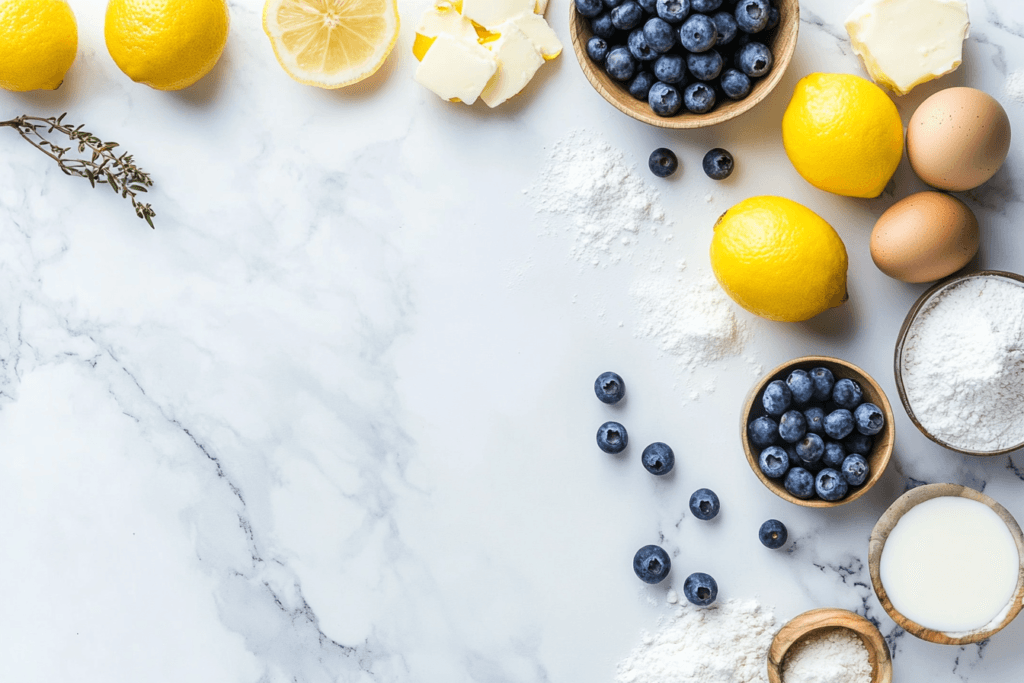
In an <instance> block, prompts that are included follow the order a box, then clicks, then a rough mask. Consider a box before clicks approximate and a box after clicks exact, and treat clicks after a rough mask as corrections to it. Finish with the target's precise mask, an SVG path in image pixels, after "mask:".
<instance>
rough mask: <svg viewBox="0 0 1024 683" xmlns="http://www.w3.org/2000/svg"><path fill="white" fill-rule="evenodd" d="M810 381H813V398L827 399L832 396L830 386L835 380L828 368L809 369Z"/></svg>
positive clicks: (832, 385) (816, 399)
mask: <svg viewBox="0 0 1024 683" xmlns="http://www.w3.org/2000/svg"><path fill="white" fill-rule="evenodd" d="M811 381H812V382H814V400H815V401H827V400H829V398H831V397H832V387H834V386H835V384H836V380H835V378H834V377H833V376H832V371H831V370H829V369H828V368H814V369H813V370H811Z"/></svg>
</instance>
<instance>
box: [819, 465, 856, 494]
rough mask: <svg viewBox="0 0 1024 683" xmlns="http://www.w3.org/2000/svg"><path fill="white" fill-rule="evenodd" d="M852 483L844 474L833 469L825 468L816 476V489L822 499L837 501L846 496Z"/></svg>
mask: <svg viewBox="0 0 1024 683" xmlns="http://www.w3.org/2000/svg"><path fill="white" fill-rule="evenodd" d="M849 489H850V485H849V484H847V483H846V480H845V479H843V475H841V474H839V472H837V471H835V470H833V469H831V468H830V469H824V470H822V471H821V472H818V476H816V477H815V478H814V490H815V492H817V494H818V497H819V498H821V499H822V500H827V501H829V502H835V501H837V500H840V499H842V498H844V497H845V496H846V492H847V491H848V490H849Z"/></svg>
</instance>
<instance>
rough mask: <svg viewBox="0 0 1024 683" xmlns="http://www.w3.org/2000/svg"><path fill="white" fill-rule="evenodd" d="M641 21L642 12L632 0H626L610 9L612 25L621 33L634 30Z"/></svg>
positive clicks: (642, 17)
mask: <svg viewBox="0 0 1024 683" xmlns="http://www.w3.org/2000/svg"><path fill="white" fill-rule="evenodd" d="M643 19H644V11H643V10H642V9H640V5H638V4H636V3H635V2H634V1H633V0H627V2H624V3H622V4H621V5H619V6H618V7H615V8H614V9H612V25H613V26H615V28H617V29H619V30H622V31H628V30H630V29H633V28H636V27H637V26H639V25H640V22H641V21H643Z"/></svg>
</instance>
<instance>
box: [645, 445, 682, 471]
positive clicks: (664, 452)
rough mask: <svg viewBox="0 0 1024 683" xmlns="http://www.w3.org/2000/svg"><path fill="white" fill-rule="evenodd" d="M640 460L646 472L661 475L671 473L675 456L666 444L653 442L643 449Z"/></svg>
mask: <svg viewBox="0 0 1024 683" xmlns="http://www.w3.org/2000/svg"><path fill="white" fill-rule="evenodd" d="M640 460H641V462H643V464H644V467H645V468H647V471H648V472H650V473H651V474H658V475H661V474H668V473H669V472H671V471H672V467H673V466H674V465H675V464H676V455H675V453H673V452H672V449H671V448H670V447H669V445H668V444H665V443H662V442H660V441H655V442H654V443H652V444H651V445H650V446H648V447H647V448H645V449H644V452H643V454H642V455H641V456H640Z"/></svg>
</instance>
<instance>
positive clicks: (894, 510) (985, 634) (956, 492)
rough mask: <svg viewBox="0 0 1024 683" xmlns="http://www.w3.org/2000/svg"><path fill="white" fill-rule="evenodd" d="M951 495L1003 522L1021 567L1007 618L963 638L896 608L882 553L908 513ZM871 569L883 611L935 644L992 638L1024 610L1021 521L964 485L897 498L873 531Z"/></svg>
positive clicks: (918, 489)
mask: <svg viewBox="0 0 1024 683" xmlns="http://www.w3.org/2000/svg"><path fill="white" fill-rule="evenodd" d="M950 496H952V497H958V498H969V499H971V500H975V501H977V502H979V503H984V504H985V505H987V506H988V507H989V508H991V509H992V510H993V511H994V512H995V513H996V514H997V515H999V517H1000V519H1002V520H1003V522H1004V523H1005V524H1006V526H1007V528H1008V529H1009V530H1010V535H1012V536H1013V540H1014V542H1015V543H1016V545H1017V558H1018V564H1019V567H1018V570H1017V588H1016V590H1015V591H1014V593H1013V597H1012V598H1011V599H1010V603H1009V606H1010V611H1009V613H1008V614H1007V615H1006V617H1004V618H1003V620H1002V621H1001V622H1000V623H999V624H997V625H996V626H993V627H991V628H988V629H978V630H975V631H971V632H968V633H965V634H962V635H960V634H950V633H949V632H946V631H936V630H934V629H930V628H927V627H926V626H922V625H921V624H919V623H917V622H916V621H913V620H912V619H908V618H907V617H905V616H903V614H901V613H900V612H899V610H897V609H896V608H895V607H894V606H893V604H892V601H891V600H890V599H889V595H888V593H886V591H885V587H884V586H883V585H882V576H881V569H880V567H881V560H882V551H883V550H884V549H885V542H886V540H887V539H888V538H889V534H890V533H892V530H893V529H894V528H895V527H896V524H897V523H898V522H899V521H900V519H902V517H903V515H905V514H907V512H909V511H910V510H912V509H913V508H915V507H917V506H918V505H920V504H921V503H923V502H925V501H927V500H932V499H934V498H944V497H950ZM868 570H869V572H870V573H871V586H872V588H874V591H875V596H876V597H877V598H878V602H879V603H881V605H882V609H884V610H885V612H886V613H887V614H888V615H889V617H890V618H891V619H892V620H893V621H895V622H896V624H897V625H898V626H900V627H901V628H902V629H903V630H905V631H907V632H908V633H910V634H911V635H914V636H916V637H918V638H920V639H922V640H927V641H929V642H932V643H938V644H939V645H967V644H970V643H977V642H980V641H982V640H985V639H986V638H990V637H992V636H993V635H995V634H996V633H998V632H999V631H1001V630H1003V629H1004V628H1006V627H1007V626H1008V625H1009V624H1010V622H1012V621H1013V620H1014V618H1016V616H1017V615H1018V614H1019V613H1020V611H1021V609H1022V608H1024V532H1022V531H1021V528H1020V525H1019V524H1018V523H1017V520H1016V519H1014V518H1013V515H1011V514H1010V512H1009V511H1008V510H1007V509H1006V508H1004V507H1003V506H1002V505H1000V504H999V502H998V501H996V500H995V499H993V498H991V497H989V496H986V495H985V494H984V493H982V492H981V491H977V490H975V489H972V488H970V487H968V486H961V485H960V484H941V483H939V484H925V485H923V486H917V487H915V488H912V489H910V490H909V491H907V492H906V493H904V494H903V495H902V496H900V497H899V498H897V499H896V500H895V501H894V502H893V504H892V505H890V506H889V507H888V509H886V511H885V512H884V513H883V514H882V516H881V517H879V519H878V521H877V522H875V526H874V528H872V530H871V537H870V539H869V540H868Z"/></svg>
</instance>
